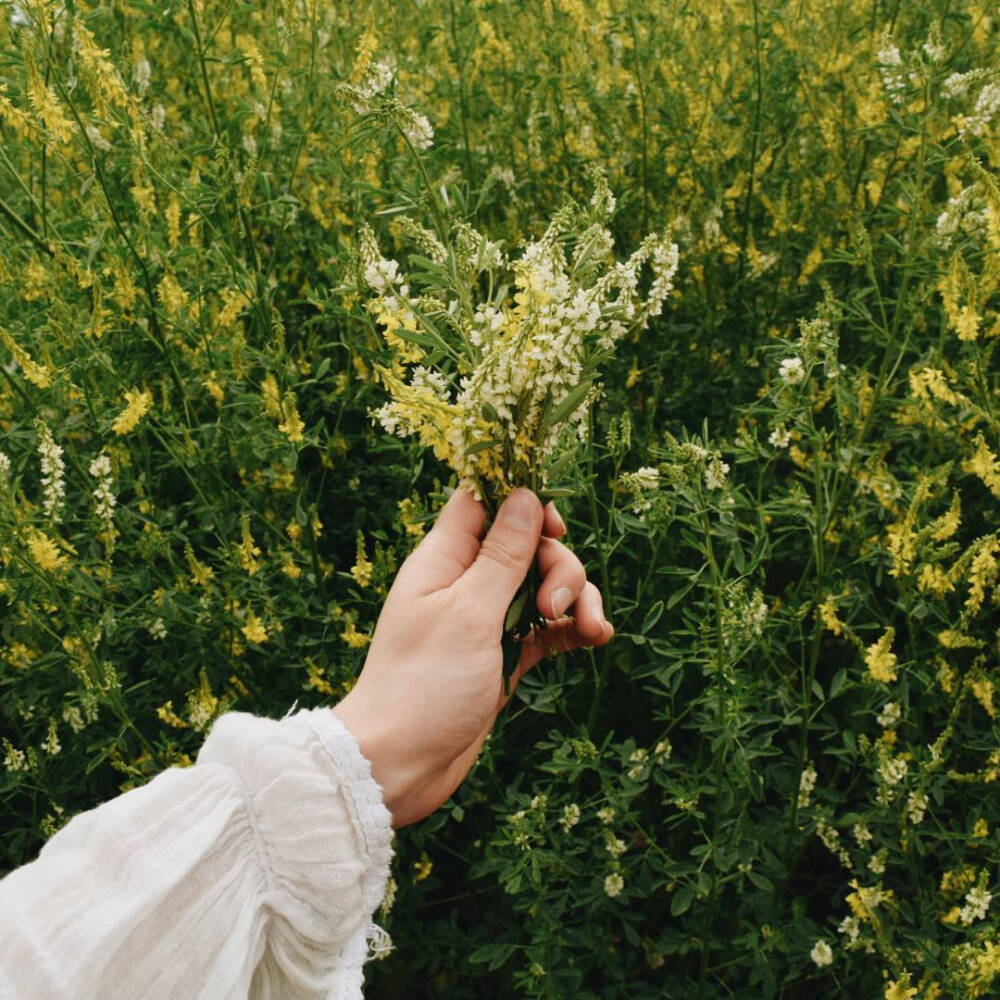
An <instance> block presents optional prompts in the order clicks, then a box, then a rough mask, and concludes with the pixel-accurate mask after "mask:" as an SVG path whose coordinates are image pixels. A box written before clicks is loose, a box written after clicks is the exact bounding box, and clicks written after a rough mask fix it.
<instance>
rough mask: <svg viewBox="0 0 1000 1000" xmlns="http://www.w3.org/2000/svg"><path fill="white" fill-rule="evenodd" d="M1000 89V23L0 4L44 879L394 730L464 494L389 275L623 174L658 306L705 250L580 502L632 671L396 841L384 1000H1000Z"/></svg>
mask: <svg viewBox="0 0 1000 1000" xmlns="http://www.w3.org/2000/svg"><path fill="white" fill-rule="evenodd" d="M998 42H1000V21H998V18H997V14H996V10H995V5H993V4H991V3H989V2H986V0H983V2H973V0H960V2H958V3H946V2H943V0H934V2H931V3H928V4H926V5H911V4H901V3H899V2H894V3H885V2H875V3H873V4H870V5H868V6H867V7H864V8H861V7H858V6H856V5H850V4H847V3H839V4H833V3H820V2H818V0H816V2H812V3H807V4H800V5H790V4H780V3H772V4H770V5H763V4H761V3H758V2H751V3H749V4H737V3H732V2H728V0H727V2H720V3H717V4H710V5H682V4H679V3H662V4H661V3H654V2H652V0H646V2H643V3H640V2H638V0H620V2H612V0H550V2H548V3H542V2H533V0H532V2H524V0H522V2H516V0H449V2H448V3H444V2H441V3H428V2H422V3H411V2H401V3H397V4H393V5H391V6H390V5H368V6H364V5H361V6H359V5H349V4H327V5H319V4H316V3H310V2H309V0H302V2H299V3H291V2H289V3H276V4H268V5H256V6H255V5H250V4H240V3H231V2H226V3H223V2H220V0H185V2H183V3H182V2H177V0H170V2H165V3H161V4H155V5H152V4H145V3H139V2H121V3H109V4H106V5H103V6H92V7H88V6H86V5H83V4H81V3H68V4H65V5H64V4H62V3H57V2H52V0H26V2H24V3H22V2H20V0H19V2H18V4H17V6H11V5H10V4H9V3H6V4H4V3H0V289H2V291H0V345H2V351H0V371H2V377H0V428H2V437H0V610H2V613H0V755H2V756H0V761H2V764H3V768H2V770H0V816H2V829H3V838H2V848H0V849H2V857H0V868H2V869H4V870H6V869H9V868H11V867H14V866H17V865H19V864H22V863H24V862H26V861H28V860H30V859H31V858H32V857H33V856H34V855H35V854H36V852H37V850H38V848H39V847H40V845H41V844H42V842H43V841H44V839H45V837H47V836H49V835H51V834H52V833H53V832H54V831H55V830H56V829H58V827H59V826H61V825H62V824H63V823H65V822H66V821H67V820H68V819H69V817H70V816H72V815H73V814H74V813H76V812H79V811H81V810H84V809H87V808H90V807H92V806H93V805H95V804H96V803H98V802H100V801H103V800H105V799H107V798H109V797H111V796H113V795H115V794H117V793H118V792H119V791H120V790H123V789H127V788H130V787H133V786H135V785H137V784H141V783H142V782H144V781H146V780H148V779H149V778H150V777H151V776H153V775H155V774H156V773H158V772H159V771H160V770H162V769H163V768H165V767H168V766H171V765H181V766H183V765H186V764H189V763H190V762H191V760H192V759H193V758H194V755H195V754H196V752H197V749H198V747H199V745H200V743H201V741H202V739H203V737H204V733H205V731H206V729H207V728H208V726H209V725H210V724H211V722H212V720H213V719H214V718H215V717H217V716H218V714H219V713H221V712H223V711H225V710H227V709H238V710H243V711H252V712H257V713H261V714H267V715H271V716H274V717H279V716H281V715H283V714H284V713H285V712H286V711H287V710H288V708H289V707H290V706H291V704H292V703H293V702H294V701H295V700H296V699H297V700H298V702H299V704H300V705H310V704H324V703H325V704H329V703H331V702H332V701H333V700H335V699H336V698H337V697H338V696H339V695H341V694H342V693H343V692H345V691H346V690H348V689H349V687H350V685H351V682H352V679H353V677H354V676H356V674H357V671H358V670H359V668H360V665H361V663H362V662H363V658H364V647H365V644H366V642H367V638H368V635H369V634H370V631H371V628H372V626H373V624H374V621H375V619H376V617H377V614H378V609H379V606H380V603H381V601H382V599H383V598H384V596H385V594H386V591H387V588H388V586H389V585H390V583H391V580H392V576H393V573H394V571H395V569H396V567H397V566H398V565H399V563H400V561H401V560H402V558H404V557H405V555H406V553H407V552H408V551H409V550H410V548H411V547H412V546H413V544H415V542H416V541H417V539H418V538H419V536H420V534H421V533H422V531H423V530H424V525H425V522H426V521H427V520H428V519H429V518H431V517H433V513H434V510H435V509H436V508H437V506H439V504H440V502H441V500H442V491H443V489H444V488H445V487H446V486H447V485H448V484H449V472H448V470H447V468H445V467H444V466H443V465H441V464H439V463H438V462H437V461H436V460H435V459H434V457H433V456H432V455H431V454H429V453H428V454H424V453H422V452H421V450H420V448H419V446H418V445H415V444H412V443H406V442H403V441H400V440H398V439H393V438H390V437H389V436H388V435H386V434H385V433H384V432H383V431H382V430H381V429H380V428H378V427H375V426H373V423H372V420H371V418H370V416H369V411H370V410H371V409H373V408H375V407H378V406H380V405H382V404H383V403H384V401H385V398H386V394H385V391H384V389H383V388H382V386H381V385H380V384H379V383H378V382H377V381H376V380H375V379H374V377H373V373H374V371H375V367H374V366H375V365H376V364H386V363H388V359H389V358H390V356H391V351H389V350H388V348H387V346H386V344H385V342H384V339H383V338H382V336H381V334H380V330H379V324H378V323H377V322H376V319H375V317H374V316H373V315H372V314H371V312H370V311H369V310H368V309H367V308H366V296H365V294H364V289H363V287H362V283H361V281H360V277H359V268H358V261H357V234H358V232H359V227H360V225H361V224H362V223H366V222H367V223H369V224H371V225H373V226H374V227H375V228H376V230H378V237H379V240H380V244H381V245H382V246H383V248H388V247H393V246H395V247H397V251H396V252H397V254H398V256H399V257H400V259H401V261H402V262H403V263H404V264H405V263H406V257H405V251H404V249H403V248H404V247H406V246H408V245H409V243H410V240H411V239H412V235H413V232H412V226H409V225H408V224H407V223H405V222H403V221H402V220H403V218H404V217H407V218H412V219H416V220H418V221H421V222H423V223H426V224H428V225H431V224H434V225H437V226H438V227H439V229H441V230H444V231H446V232H447V231H449V230H450V229H451V227H452V226H453V225H454V224H456V223H469V224H471V225H473V226H475V227H476V228H477V229H479V230H481V231H483V232H486V233H489V234H490V235H491V237H492V238H494V239H498V240H503V241H504V242H505V243H506V244H508V245H511V246H516V245H518V244H521V243H523V242H524V241H525V240H526V239H529V238H531V237H533V236H537V235H538V233H539V232H540V231H541V229H542V228H543V227H544V225H545V222H546V220H547V219H548V218H549V216H550V215H551V214H552V212H553V211H554V210H556V209H557V208H558V207H559V206H560V205H561V204H562V203H563V201H564V199H565V198H566V197H567V196H572V197H574V198H577V199H580V200H585V199H586V197H587V196H588V193H589V190H590V187H589V185H590V181H589V176H590V168H592V167H595V166H596V167H598V168H599V169H601V170H602V171H603V172H604V173H605V174H606V176H607V177H608V180H609V182H610V185H611V189H612V190H613V191H614V192H615V193H616V194H617V195H618V210H617V213H616V215H615V216H614V220H613V223H612V226H613V229H614V234H615V238H616V240H617V243H618V249H619V250H621V252H622V253H623V254H627V253H630V252H631V251H632V250H634V249H635V248H636V246H637V245H638V243H639V241H640V240H641V238H642V237H643V236H644V235H645V234H646V233H647V232H650V231H658V232H669V233H670V234H671V236H672V238H673V239H675V240H676V241H677V243H678V244H679V246H680V266H679V269H678V272H677V277H676V281H675V290H674V292H673V294H672V295H671V297H670V299H669V300H668V302H667V306H666V309H665V311H664V313H663V315H662V316H661V317H660V318H659V319H658V320H656V321H654V323H653V324H652V325H651V326H650V328H649V329H648V330H647V331H645V332H644V333H642V334H641V335H637V336H636V337H635V338H633V339H631V340H629V341H627V342H625V343H623V344H622V345H621V348H620V350H619V354H618V357H617V360H616V362H615V364H614V365H612V366H611V368H610V369H609V371H608V373H607V376H606V378H605V379H604V382H603V389H604V393H603V397H602V398H601V399H600V400H598V401H597V403H596V404H595V406H594V409H593V413H592V417H591V419H590V421H589V425H588V428H587V442H586V447H585V450H584V459H583V461H582V462H580V463H578V464H576V465H575V466H573V467H572V468H569V469H566V470H564V472H563V479H562V481H561V482H560V484H559V485H561V486H565V487H567V488H569V490H570V491H571V495H570V496H568V497H567V498H565V499H563V500H561V501H560V504H561V509H562V510H563V512H564V514H565V516H566V519H567V521H568V522H569V525H570V534H569V540H570V544H571V545H572V546H573V547H574V549H575V550H576V551H577V552H578V553H579V554H580V556H581V558H583V559H584V560H585V561H586V562H587V564H588V571H589V573H590V575H591V577H592V578H593V579H595V580H596V581H597V582H598V583H599V585H600V586H601V589H602V591H603V593H604V595H605V602H606V607H607V609H608V612H609V617H610V619H611V620H612V621H613V622H614V623H615V625H616V628H617V633H618V634H617V637H616V639H615V640H614V641H613V642H612V643H611V644H610V646H608V647H606V648H604V649H601V650H600V651H598V652H597V653H596V654H594V653H576V654H572V655H570V656H567V657H564V658H562V659H560V660H552V661H546V662H544V663H543V664H542V665H541V666H539V668H537V670H536V671H535V672H534V673H532V674H530V675H528V677H526V678H525V680H524V681H522V683H521V685H520V686H519V688H518V691H517V698H516V701H515V702H514V703H512V705H511V706H510V708H509V709H508V711H507V712H506V714H505V716H504V717H503V718H502V719H501V722H500V724H499V725H498V727H497V729H496V731H495V732H494V734H493V736H492V737H491V739H490V741H489V742H488V743H487V746H486V749H485V751H484V753H483V755H482V757H481V759H480V761H479V762H478V764H477V765H476V767H475V768H474V770H473V772H472V774H471V775H470V777H469V779H468V780H467V781H466V783H465V784H464V785H463V786H462V788H461V789H460V790H459V792H458V793H457V794H456V796H455V798H454V799H453V800H452V802H451V803H449V804H448V805H447V806H446V807H444V808H443V809H442V810H440V811H439V812H438V813H436V814H435V815H434V816H433V817H431V818H430V819H429V820H427V821H426V822H424V823H422V824H420V825H418V826H415V827H412V828H406V829H404V830H402V831H400V833H399V835H398V837H397V857H396V861H395V867H394V881H393V885H392V889H391V896H392V897H394V898H392V899H387V900H386V904H385V906H384V907H383V910H382V912H381V920H382V922H383V923H384V924H385V925H386V926H387V928H388V929H389V930H390V932H391V933H392V935H393V937H394V940H395V944H396V950H395V952H394V953H393V954H392V955H391V956H390V957H389V958H388V959H386V960H384V961H382V962H379V963H377V964H373V965H372V966H371V967H370V968H369V970H368V972H369V986H368V990H369V993H370V995H371V996H374V997H387V998H390V997H397V996H398V997H402V996H407V997H411V996H427V997H431V996H447V997H451V998H461V997H477V998H481V997H496V998H506V997H516V996H529V997H551V998H560V997H609V998H611V997H615V998H618V997H629V998H634V1000H641V998H646V997H649V998H652V997H661V996H668V997H683V996H689V995H698V996H713V997H714V996H741V997H748V998H749V997H759V996H775V995H781V996H787V997H798V996H805V995H810V996H830V997H833V996H844V995H848V996H854V995H857V996H882V995H883V994H884V996H885V997H887V998H888V1000H905V998H907V997H921V998H928V1000H929V998H933V997H976V996H987V995H990V993H991V992H992V991H993V990H995V989H996V984H997V983H998V982H1000V937H998V919H997V916H996V912H997V907H996V905H995V904H994V905H991V903H992V899H991V894H992V889H993V887H994V886H995V885H996V882H997V877H998V843H1000V840H998V831H997V827H998V824H1000V805H998V797H997V780H998V777H1000V741H998V731H997V725H996V710H997V696H996V690H995V684H996V682H997V665H998V655H997V654H998V643H1000V614H998V610H997V609H998V603H1000V596H998V593H1000V591H998V589H997V581H998V575H1000V569H998V556H1000V540H998V531H1000V525H998V517H997V513H998V504H997V501H998V499H1000V459H998V457H997V453H998V450H1000V448H998V441H1000V435H998V430H1000V421H998V416H997V412H998V402H1000V400H998V386H1000V380H998V377H997V373H998V366H997V364H996V361H995V354H996V348H997V344H998V342H1000V339H998V338H1000V296H998V291H1000V186H998V179H997V162H998V157H1000V146H998V143H1000V75H998V71H997V66H998V65H1000V63H998V58H997V57H998ZM345 84H350V85H351V86H352V87H353V89H352V90H345V89H344V85H345ZM424 116H426V119H425V118H424ZM387 252H388V251H387ZM102 456H105V457H102Z"/></svg>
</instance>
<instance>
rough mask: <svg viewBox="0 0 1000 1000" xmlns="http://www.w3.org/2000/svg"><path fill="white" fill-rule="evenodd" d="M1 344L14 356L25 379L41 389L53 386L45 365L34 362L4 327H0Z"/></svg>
mask: <svg viewBox="0 0 1000 1000" xmlns="http://www.w3.org/2000/svg"><path fill="white" fill-rule="evenodd" d="M0 344H3V346H4V347H6V348H7V350H8V351H10V353H11V354H13V355H14V358H15V359H16V360H17V363H18V364H19V365H20V366H21V371H22V372H24V377H25V378H26V379H27V380H28V381H29V382H30V383H31V384H32V385H34V386H36V387H37V388H39V389H47V388H48V387H49V386H50V385H51V384H52V376H51V373H50V372H49V369H48V368H47V367H45V365H40V364H38V363H37V362H35V361H32V359H31V355H30V354H28V352H27V351H25V350H24V349H22V348H21V347H20V345H19V344H18V343H17V342H16V341H15V340H14V338H13V337H12V336H11V335H10V334H9V333H8V332H7V331H6V330H4V329H3V328H2V327H0Z"/></svg>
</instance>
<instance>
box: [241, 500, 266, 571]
mask: <svg viewBox="0 0 1000 1000" xmlns="http://www.w3.org/2000/svg"><path fill="white" fill-rule="evenodd" d="M240 532H241V534H242V536H243V538H242V541H241V542H240V544H239V546H238V548H237V552H236V557H237V559H239V562H240V566H242V567H243V569H245V570H246V571H247V573H248V574H249V575H250V576H253V575H254V573H256V572H257V570H259V569H260V563H259V562H258V560H257V558H256V557H257V556H259V555H260V554H261V553H260V549H259V548H258V547H257V544H256V543H255V542H254V540H253V535H252V534H251V533H250V515H249V514H243V515H241V516H240Z"/></svg>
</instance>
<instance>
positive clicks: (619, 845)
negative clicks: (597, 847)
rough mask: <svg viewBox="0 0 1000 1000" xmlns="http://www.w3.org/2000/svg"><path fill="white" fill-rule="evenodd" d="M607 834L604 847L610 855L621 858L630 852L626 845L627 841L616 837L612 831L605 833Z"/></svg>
mask: <svg viewBox="0 0 1000 1000" xmlns="http://www.w3.org/2000/svg"><path fill="white" fill-rule="evenodd" d="M605 832H606V833H607V841H606V842H605V844H604V846H605V848H606V849H607V852H608V854H610V855H611V857H613V858H618V857H621V855H623V854H624V853H625V851H627V850H628V848H627V847H626V845H625V841H624V840H621V839H620V838H619V837H616V836H614V834H612V833H611V831H610V830H607V831H605Z"/></svg>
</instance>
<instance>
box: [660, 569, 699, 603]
mask: <svg viewBox="0 0 1000 1000" xmlns="http://www.w3.org/2000/svg"><path fill="white" fill-rule="evenodd" d="M697 582H698V578H697V577H694V579H692V580H691V582H690V583H685V584H684V586H683V587H679V588H678V589H677V590H675V591H674V592H673V593H672V594H671V595H670V596H669V597H668V598H667V609H668V610H669V609H670V608H672V607H673V606H674V605H675V604H676V603H677V602H678V601H679V600H681V599H682V598H683V597H685V596H686V595H687V592H688V591H689V590H690V589H691V588H692V587H693V586H694V585H695V584H696V583H697Z"/></svg>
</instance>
